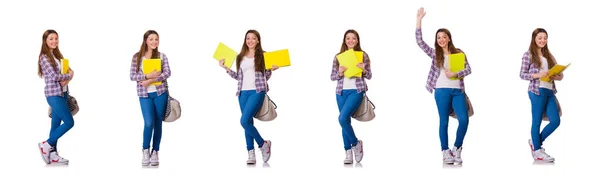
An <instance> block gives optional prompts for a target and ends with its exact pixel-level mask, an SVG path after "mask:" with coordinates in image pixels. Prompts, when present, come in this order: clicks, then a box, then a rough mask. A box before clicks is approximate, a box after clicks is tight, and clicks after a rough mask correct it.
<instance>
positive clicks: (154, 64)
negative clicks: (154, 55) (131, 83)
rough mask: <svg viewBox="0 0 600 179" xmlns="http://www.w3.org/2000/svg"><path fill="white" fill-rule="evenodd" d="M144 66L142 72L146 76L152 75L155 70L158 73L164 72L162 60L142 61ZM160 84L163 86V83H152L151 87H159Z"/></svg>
mask: <svg viewBox="0 0 600 179" xmlns="http://www.w3.org/2000/svg"><path fill="white" fill-rule="evenodd" d="M142 66H143V68H142V72H143V73H144V74H145V75H147V74H150V73H151V72H152V71H154V70H156V71H158V72H161V71H162V67H161V60H160V59H145V60H143V61H142ZM160 84H162V82H160V81H158V82H154V83H151V84H150V85H156V86H158V85H160Z"/></svg>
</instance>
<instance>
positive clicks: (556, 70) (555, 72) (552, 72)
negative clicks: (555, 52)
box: [541, 63, 571, 82]
mask: <svg viewBox="0 0 600 179" xmlns="http://www.w3.org/2000/svg"><path fill="white" fill-rule="evenodd" d="M569 65H571V63H569V64H567V65H558V64H556V65H554V67H552V69H550V70H548V75H547V76H545V77H542V79H541V80H542V81H545V82H550V76H552V75H558V74H560V73H562V72H563V71H565V70H566V69H567V67H569Z"/></svg>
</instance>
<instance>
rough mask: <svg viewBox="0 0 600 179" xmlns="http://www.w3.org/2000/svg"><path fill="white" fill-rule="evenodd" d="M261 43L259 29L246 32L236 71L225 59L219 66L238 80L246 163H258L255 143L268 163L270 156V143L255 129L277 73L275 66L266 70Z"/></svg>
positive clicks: (237, 94)
mask: <svg viewBox="0 0 600 179" xmlns="http://www.w3.org/2000/svg"><path fill="white" fill-rule="evenodd" d="M263 53H264V51H263V49H262V46H261V44H260V34H259V33H258V31H256V30H248V31H247V32H246V36H245V40H244V45H242V50H241V52H240V54H239V55H238V56H237V59H236V63H235V67H236V70H237V71H233V70H231V69H229V68H228V67H227V66H225V64H224V63H225V60H220V61H219V65H220V66H221V67H223V68H224V69H225V70H226V71H227V73H228V74H229V76H231V77H232V78H233V79H236V80H237V81H238V88H237V92H236V96H238V102H239V103H240V110H241V112H242V118H241V121H240V122H241V124H242V127H243V128H244V131H245V136H246V150H248V160H247V161H246V163H247V164H254V163H256V156H255V153H254V142H255V141H256V143H257V144H258V147H259V148H260V150H261V152H262V159H263V161H264V162H265V163H266V162H267V161H269V158H270V157H271V141H270V140H264V139H263V138H262V137H261V136H260V134H259V133H258V130H257V129H256V127H254V114H256V112H257V111H258V109H260V107H261V106H262V103H263V100H264V98H265V94H266V92H268V91H269V85H268V84H267V80H269V79H270V78H271V73H272V70H277V68H278V67H277V66H276V65H273V68H272V70H266V69H265V60H264V59H265V58H264V56H263Z"/></svg>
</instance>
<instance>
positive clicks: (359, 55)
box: [352, 51, 364, 77]
mask: <svg viewBox="0 0 600 179" xmlns="http://www.w3.org/2000/svg"><path fill="white" fill-rule="evenodd" d="M354 54H356V59H357V60H358V63H362V62H363V60H364V59H363V58H364V53H363V52H362V51H354ZM352 76H357V77H361V76H362V70H361V71H360V72H358V73H356V74H355V75H352Z"/></svg>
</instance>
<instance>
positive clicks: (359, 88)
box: [331, 29, 372, 164]
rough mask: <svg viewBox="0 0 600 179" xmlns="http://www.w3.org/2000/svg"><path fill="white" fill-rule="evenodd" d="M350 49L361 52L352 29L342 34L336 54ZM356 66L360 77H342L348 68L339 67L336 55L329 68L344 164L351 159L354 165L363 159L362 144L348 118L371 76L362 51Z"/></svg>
mask: <svg viewBox="0 0 600 179" xmlns="http://www.w3.org/2000/svg"><path fill="white" fill-rule="evenodd" d="M350 49H353V50H354V51H363V50H362V49H361V48H360V37H359V36H358V32H356V31H355V30H352V29H350V30H347V31H346V32H345V33H344V39H343V40H342V47H341V49H340V52H339V53H338V54H340V53H344V52H345V51H347V50H350ZM356 66H357V67H359V68H361V69H362V76H361V77H351V78H346V77H344V71H346V69H348V68H347V67H345V66H340V63H339V62H338V59H337V55H336V57H334V59H333V65H332V67H331V80H332V81H337V86H336V89H335V93H336V96H335V98H336V101H337V104H338V109H339V112H340V115H339V117H338V120H339V122H340V126H341V127H342V139H343V140H344V150H345V151H346V159H344V164H351V163H352V162H353V158H354V160H356V163H359V162H360V161H361V160H362V158H363V143H362V140H358V138H356V134H355V133H354V129H352V125H351V124H350V119H351V118H350V117H351V116H352V114H353V113H354V112H355V111H356V109H358V106H359V105H360V103H361V102H362V99H363V96H364V95H365V92H367V91H368V87H367V82H366V81H365V79H369V80H370V79H371V76H372V73H371V59H369V55H367V52H364V51H363V62H362V63H359V64H357V65H356ZM353 154H354V155H353Z"/></svg>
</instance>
